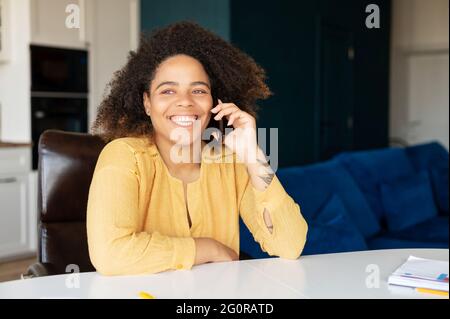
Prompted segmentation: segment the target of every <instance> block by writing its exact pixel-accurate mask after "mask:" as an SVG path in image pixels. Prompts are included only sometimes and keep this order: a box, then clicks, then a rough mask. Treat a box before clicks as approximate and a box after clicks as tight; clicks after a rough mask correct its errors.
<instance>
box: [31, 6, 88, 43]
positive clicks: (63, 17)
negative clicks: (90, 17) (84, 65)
mask: <svg viewBox="0 0 450 319" xmlns="http://www.w3.org/2000/svg"><path fill="white" fill-rule="evenodd" d="M86 2H87V1H85V0H31V42H32V43H33V44H40V45H48V46H63V47H71V48H85V47H86V39H85V33H86V27H85V21H86ZM66 22H68V23H66ZM74 22H79V23H74ZM74 26H75V27H74Z"/></svg>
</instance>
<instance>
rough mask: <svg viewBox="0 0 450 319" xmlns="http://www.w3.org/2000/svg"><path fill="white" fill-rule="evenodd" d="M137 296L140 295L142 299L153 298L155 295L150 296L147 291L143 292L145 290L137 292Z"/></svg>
mask: <svg viewBox="0 0 450 319" xmlns="http://www.w3.org/2000/svg"><path fill="white" fill-rule="evenodd" d="M139 297H141V298H142V299H155V296H152V295H150V294H149V293H148V292H145V291H141V292H140V293H139Z"/></svg>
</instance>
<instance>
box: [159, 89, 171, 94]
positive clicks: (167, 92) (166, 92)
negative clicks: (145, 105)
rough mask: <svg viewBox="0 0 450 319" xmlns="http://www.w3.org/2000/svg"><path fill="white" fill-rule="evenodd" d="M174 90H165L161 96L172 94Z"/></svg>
mask: <svg viewBox="0 0 450 319" xmlns="http://www.w3.org/2000/svg"><path fill="white" fill-rule="evenodd" d="M172 93H173V90H164V91H162V92H161V94H172Z"/></svg>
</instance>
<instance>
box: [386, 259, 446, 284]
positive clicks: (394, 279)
mask: <svg viewBox="0 0 450 319" xmlns="http://www.w3.org/2000/svg"><path fill="white" fill-rule="evenodd" d="M448 273H449V269H448V261H441V260H431V259H424V258H418V257H414V256H409V258H408V260H407V261H406V262H405V263H404V264H403V265H401V266H400V267H399V268H398V269H397V270H396V271H395V272H394V273H393V274H392V275H391V276H389V279H388V283H389V284H390V285H398V286H406V287H413V288H426V289H434V290H441V291H447V292H448Z"/></svg>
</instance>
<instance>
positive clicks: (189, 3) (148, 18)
mask: <svg viewBox="0 0 450 319" xmlns="http://www.w3.org/2000/svg"><path fill="white" fill-rule="evenodd" d="M229 2H230V1H229V0H162V1H160V0H141V30H144V31H148V30H152V29H153V28H155V27H162V26H166V25H168V24H170V23H173V22H177V21H180V20H191V21H195V22H197V23H198V24H200V25H202V26H203V27H205V28H207V29H209V30H211V31H213V32H215V33H216V34H218V35H220V36H221V37H222V38H224V39H225V40H229V39H230V4H229Z"/></svg>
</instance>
